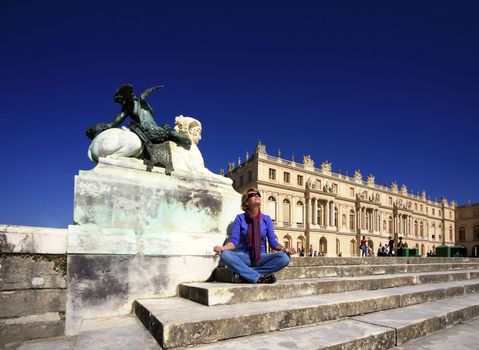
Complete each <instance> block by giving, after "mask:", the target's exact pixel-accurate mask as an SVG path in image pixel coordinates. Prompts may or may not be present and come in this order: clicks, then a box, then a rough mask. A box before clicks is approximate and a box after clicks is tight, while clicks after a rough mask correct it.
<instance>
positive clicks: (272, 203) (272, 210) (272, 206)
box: [267, 196, 276, 221]
mask: <svg viewBox="0 0 479 350" xmlns="http://www.w3.org/2000/svg"><path fill="white" fill-rule="evenodd" d="M267 210H268V212H267V214H268V215H269V216H271V220H273V221H276V199H275V198H274V197H273V196H270V197H269V198H268V208H267Z"/></svg>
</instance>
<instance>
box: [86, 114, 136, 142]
mask: <svg viewBox="0 0 479 350" xmlns="http://www.w3.org/2000/svg"><path fill="white" fill-rule="evenodd" d="M127 116H128V113H127V111H126V110H125V109H124V108H123V109H122V110H121V111H120V113H118V114H117V115H116V117H115V118H114V119H113V121H112V122H111V123H108V124H105V123H98V124H95V125H92V126H90V127H89V128H88V129H87V130H86V135H87V137H88V138H89V139H90V140H93V139H94V138H95V136H96V135H98V134H99V133H101V132H103V131H105V130H108V129H110V128H115V127H117V126H118V125H120V124H121V123H123V121H124V120H125V119H126V117H127Z"/></svg>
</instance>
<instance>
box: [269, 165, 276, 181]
mask: <svg viewBox="0 0 479 350" xmlns="http://www.w3.org/2000/svg"><path fill="white" fill-rule="evenodd" d="M269 179H270V180H276V170H275V169H271V168H270V169H269Z"/></svg>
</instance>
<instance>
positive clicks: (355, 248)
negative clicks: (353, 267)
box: [349, 239, 359, 256]
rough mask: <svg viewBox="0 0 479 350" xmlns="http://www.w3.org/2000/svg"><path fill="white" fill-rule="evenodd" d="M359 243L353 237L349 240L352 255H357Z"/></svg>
mask: <svg viewBox="0 0 479 350" xmlns="http://www.w3.org/2000/svg"><path fill="white" fill-rule="evenodd" d="M358 250H359V248H358V245H357V243H356V240H355V239H352V240H351V242H349V252H350V254H351V256H357V255H358Z"/></svg>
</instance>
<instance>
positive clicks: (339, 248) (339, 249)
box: [336, 238, 342, 256]
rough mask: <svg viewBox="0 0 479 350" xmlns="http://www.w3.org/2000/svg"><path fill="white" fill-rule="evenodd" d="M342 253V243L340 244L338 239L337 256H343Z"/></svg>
mask: <svg viewBox="0 0 479 350" xmlns="http://www.w3.org/2000/svg"><path fill="white" fill-rule="evenodd" d="M340 253H341V242H339V238H336V256H339V255H342V254H340Z"/></svg>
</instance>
